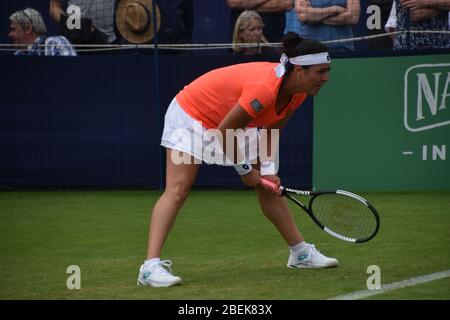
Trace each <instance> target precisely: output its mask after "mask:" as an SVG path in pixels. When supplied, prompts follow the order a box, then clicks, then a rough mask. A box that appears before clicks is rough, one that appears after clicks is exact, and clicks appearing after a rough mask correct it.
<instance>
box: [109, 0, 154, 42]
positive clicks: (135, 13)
mask: <svg viewBox="0 0 450 320" xmlns="http://www.w3.org/2000/svg"><path fill="white" fill-rule="evenodd" d="M155 10H156V12H155V13H156V30H159V27H160V25H161V14H160V11H159V8H158V6H156V8H155ZM116 25H117V30H118V31H119V32H120V34H121V35H122V37H124V38H125V39H126V40H128V41H129V42H131V43H145V42H148V41H150V40H151V39H152V38H153V36H154V32H153V28H154V27H153V25H154V21H153V6H152V0H120V1H119V3H118V5H117V9H116Z"/></svg>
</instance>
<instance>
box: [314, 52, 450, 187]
mask: <svg viewBox="0 0 450 320" xmlns="http://www.w3.org/2000/svg"><path fill="white" fill-rule="evenodd" d="M313 149H314V154H313V185H314V187H315V188H316V189H329V188H332V189H335V188H345V189H350V190H450V55H448V54H446V55H432V56H409V57H404V56H403V57H389V58H367V59H362V58H361V59H340V60H335V61H333V62H332V73H331V79H330V82H329V83H328V84H327V85H326V86H325V87H324V88H323V89H322V91H321V92H320V94H319V95H318V96H317V97H316V99H315V103H314V148H313Z"/></svg>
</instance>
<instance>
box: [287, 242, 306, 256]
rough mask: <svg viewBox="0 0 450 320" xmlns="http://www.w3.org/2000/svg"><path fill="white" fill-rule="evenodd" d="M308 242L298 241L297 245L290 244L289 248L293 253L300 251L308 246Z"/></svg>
mask: <svg viewBox="0 0 450 320" xmlns="http://www.w3.org/2000/svg"><path fill="white" fill-rule="evenodd" d="M306 244H307V243H306V242H305V241H302V242H300V243H297V244H296V245H295V246H290V247H289V249H290V250H291V252H292V253H298V252H300V251H302V250H303V249H305V248H306Z"/></svg>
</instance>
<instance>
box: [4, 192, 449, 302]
mask: <svg viewBox="0 0 450 320" xmlns="http://www.w3.org/2000/svg"><path fill="white" fill-rule="evenodd" d="M159 194H160V192H158V191H149V190H139V191H33V192H31V191H30V192H18V191H5V192H0V220H1V223H0V235H1V236H0V273H1V275H2V277H1V280H0V299H204V300H206V299H246V300H247V299H261V300H265V299H269V300H278V299H296V300H297V299H327V298H330V297H334V296H338V295H342V294H346V293H350V292H353V291H357V290H365V289H367V287H366V281H367V278H368V277H369V276H370V274H367V273H366V270H367V267H368V266H370V265H378V266H379V267H380V269H381V283H382V284H388V283H392V282H395V281H400V280H404V279H408V278H413V277H417V276H421V275H426V274H430V273H434V272H440V271H445V270H449V269H450V192H423V193H388V192H380V193H361V195H362V196H364V197H365V198H367V199H368V200H369V201H370V202H371V203H372V204H373V205H374V206H375V207H376V208H377V209H378V212H379V214H380V218H381V229H380V232H379V234H378V235H377V236H376V237H375V239H373V240H372V241H370V242H368V243H365V244H360V245H355V244H350V243H344V242H342V241H339V240H337V239H334V238H332V237H331V236H329V235H328V234H326V233H324V232H322V231H321V230H320V229H319V228H318V227H317V226H315V225H314V224H313V222H312V221H311V220H310V219H309V218H308V217H307V216H306V214H304V213H303V212H302V211H296V212H297V214H296V219H297V223H298V225H299V226H300V229H301V231H302V232H303V234H304V236H305V238H306V239H307V241H309V242H311V243H314V244H316V246H317V248H318V249H319V250H321V251H322V252H323V253H325V254H326V255H329V256H333V257H336V258H338V259H339V261H340V263H341V264H340V266H339V268H337V269H326V270H293V269H288V268H286V266H285V265H286V262H287V258H288V250H287V247H286V245H285V244H284V242H283V241H282V239H281V237H280V236H279V235H278V233H277V232H276V230H275V229H274V228H273V226H272V225H271V224H270V223H269V221H267V220H266V218H265V217H264V216H263V215H262V214H261V213H260V210H259V206H258V204H257V200H256V197H255V196H254V194H253V192H252V191H247V190H235V191H206V190H195V191H193V192H192V194H191V196H190V197H189V199H188V200H187V203H186V205H185V206H184V208H183V210H182V211H181V213H180V215H179V218H178V220H177V222H176V225H175V227H174V229H173V231H172V233H171V234H170V237H169V239H168V242H167V244H166V246H165V251H164V252H163V257H162V258H163V259H171V260H172V261H173V263H174V271H175V273H176V274H177V275H180V276H181V277H182V278H183V281H184V282H183V284H182V285H181V286H177V287H173V288H161V289H156V288H150V287H138V286H136V278H137V274H138V269H139V266H140V264H141V263H142V260H143V259H144V257H145V252H146V243H147V230H148V222H149V214H150V210H151V208H152V206H153V204H154V202H155V201H156V199H157V197H158V196H159ZM291 208H292V209H293V210H298V209H296V208H295V207H293V206H291ZM70 265H78V266H79V267H80V268H81V289H80V290H69V289H67V287H66V280H67V278H68V277H69V276H70V274H68V273H66V269H67V267H68V266H70ZM449 284H450V279H449V278H446V279H441V280H436V281H433V282H429V283H426V284H420V285H417V286H414V287H409V288H404V289H399V290H396V291H391V292H388V293H386V294H383V295H377V296H373V297H371V299H450V285H449Z"/></svg>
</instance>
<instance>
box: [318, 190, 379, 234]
mask: <svg viewBox="0 0 450 320" xmlns="http://www.w3.org/2000/svg"><path fill="white" fill-rule="evenodd" d="M311 210H312V212H313V214H314V216H315V217H316V218H317V220H319V221H320V222H321V223H322V224H323V225H324V226H326V227H328V228H329V229H331V230H332V231H334V232H336V233H338V234H340V235H343V236H346V237H350V238H355V239H365V238H367V237H370V236H371V235H372V234H373V233H374V231H375V230H376V228H377V220H376V217H375V215H374V213H373V212H372V210H371V209H370V208H369V207H367V206H366V205H365V204H364V203H362V202H360V201H358V200H356V199H354V198H352V197H349V196H345V195H340V194H335V193H329V194H328V193H327V194H321V195H319V196H317V197H316V198H314V199H313V201H312V203H311Z"/></svg>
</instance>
